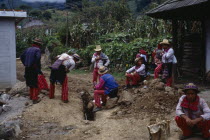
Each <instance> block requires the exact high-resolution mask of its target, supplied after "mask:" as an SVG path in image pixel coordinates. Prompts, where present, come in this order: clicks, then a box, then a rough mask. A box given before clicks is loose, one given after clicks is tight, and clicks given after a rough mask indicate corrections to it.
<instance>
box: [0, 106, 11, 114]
mask: <svg viewBox="0 0 210 140" xmlns="http://www.w3.org/2000/svg"><path fill="white" fill-rule="evenodd" d="M2 109H3V110H4V111H5V112H8V111H10V110H12V107H11V106H9V105H3V106H2Z"/></svg>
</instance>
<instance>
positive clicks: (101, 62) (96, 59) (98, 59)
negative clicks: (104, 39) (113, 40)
mask: <svg viewBox="0 0 210 140" xmlns="http://www.w3.org/2000/svg"><path fill="white" fill-rule="evenodd" d="M94 50H95V53H94V54H93V57H92V60H91V62H92V63H94V70H93V84H94V85H96V83H97V79H98V77H99V78H100V74H99V73H98V69H99V67H101V66H105V67H107V66H108V65H109V63H110V60H109V57H108V56H107V55H105V54H104V53H102V52H101V46H100V45H96V48H95V49H94Z"/></svg>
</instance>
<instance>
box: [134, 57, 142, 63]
mask: <svg viewBox="0 0 210 140" xmlns="http://www.w3.org/2000/svg"><path fill="white" fill-rule="evenodd" d="M139 60H141V61H144V58H143V57H138V58H136V59H135V60H134V62H135V64H137V63H138V62H139Z"/></svg>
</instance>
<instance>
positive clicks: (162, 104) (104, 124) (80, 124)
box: [15, 71, 179, 140]
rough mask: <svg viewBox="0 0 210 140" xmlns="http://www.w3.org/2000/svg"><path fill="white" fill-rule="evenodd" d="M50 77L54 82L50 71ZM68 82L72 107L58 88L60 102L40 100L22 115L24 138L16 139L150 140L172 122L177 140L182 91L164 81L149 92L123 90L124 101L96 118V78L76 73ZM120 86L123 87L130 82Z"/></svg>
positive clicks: (154, 83) (122, 97) (149, 86)
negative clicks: (154, 126) (158, 126)
mask: <svg viewBox="0 0 210 140" xmlns="http://www.w3.org/2000/svg"><path fill="white" fill-rule="evenodd" d="M44 74H45V76H46V79H49V71H44ZM19 76H20V75H19ZM68 76H69V82H68V85H69V103H63V102H62V101H61V86H60V85H57V86H56V91H55V99H49V98H48V97H47V95H44V94H40V97H41V102H39V103H38V104H34V105H30V106H27V108H26V109H25V110H24V112H23V113H22V114H21V124H22V125H21V126H22V127H21V134H20V135H19V136H18V137H16V138H15V139H28V140H48V139H50V140H69V139H75V140H96V139H103V140H109V139H116V140H131V139H132V140H139V139H140V140H148V139H149V132H148V129H147V126H148V124H150V123H151V121H154V120H155V121H158V120H170V122H171V124H170V127H171V137H170V138H169V139H170V140H177V138H178V134H179V129H178V128H177V127H176V125H175V123H174V115H175V114H174V111H175V106H176V103H177V101H178V96H177V93H176V92H177V91H176V90H174V89H165V87H164V86H162V85H161V83H160V82H159V81H150V82H149V83H148V88H142V87H139V88H136V89H129V90H127V91H126V90H122V88H121V87H120V91H119V96H120V98H119V100H118V101H117V100H116V99H113V100H109V101H111V102H112V106H111V107H110V106H109V107H108V106H105V108H104V109H103V110H102V111H99V112H96V113H95V114H93V113H92V111H91V110H92V109H93V104H92V102H91V101H92V99H93V88H92V82H91V79H92V74H91V73H90V72H86V73H80V74H79V73H74V74H73V73H70V74H69V75H68ZM118 83H120V85H121V86H122V85H123V83H124V80H123V81H118ZM154 85H155V86H154ZM156 85H158V86H156ZM20 96H22V95H21V93H20ZM109 101H108V102H107V104H109V103H110V102H109ZM29 104H31V103H29ZM90 120H91V121H90ZM92 120H94V121H92Z"/></svg>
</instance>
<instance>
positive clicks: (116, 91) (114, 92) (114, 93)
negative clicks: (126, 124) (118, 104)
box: [108, 88, 118, 98]
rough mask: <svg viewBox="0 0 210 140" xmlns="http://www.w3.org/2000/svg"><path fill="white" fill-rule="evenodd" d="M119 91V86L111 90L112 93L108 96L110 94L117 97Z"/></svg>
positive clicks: (111, 96)
mask: <svg viewBox="0 0 210 140" xmlns="http://www.w3.org/2000/svg"><path fill="white" fill-rule="evenodd" d="M117 93H118V88H115V89H112V90H111V91H110V93H109V94H108V96H109V97H110V98H115V97H117Z"/></svg>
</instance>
